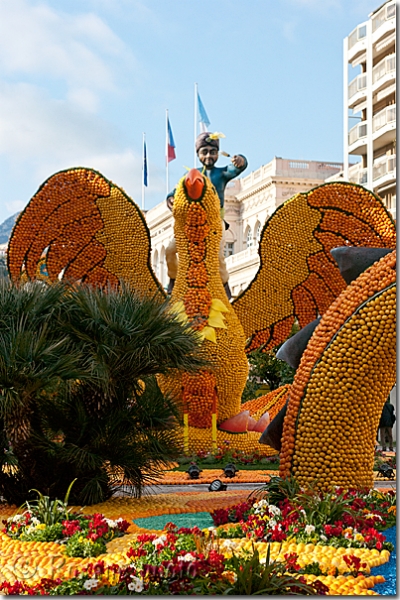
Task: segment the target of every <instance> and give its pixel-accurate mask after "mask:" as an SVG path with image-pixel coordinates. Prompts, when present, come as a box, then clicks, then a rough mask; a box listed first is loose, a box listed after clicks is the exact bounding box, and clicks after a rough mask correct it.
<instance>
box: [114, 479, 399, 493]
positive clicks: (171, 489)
mask: <svg viewBox="0 0 400 600" xmlns="http://www.w3.org/2000/svg"><path fill="white" fill-rule="evenodd" d="M260 487H261V485H260V483H234V482H232V483H228V487H227V491H229V490H248V492H249V494H250V492H252V491H253V490H256V489H258V488H260ZM374 487H375V488H381V489H382V488H384V489H388V490H391V489H394V490H395V489H396V481H391V480H382V481H376V482H375V484H374ZM208 491H209V490H208V484H207V483H204V484H203V483H196V484H188V485H147V486H146V487H145V492H144V493H145V495H157V494H179V493H180V492H208ZM122 495H124V490H118V491H117V492H116V493H115V494H114V496H122Z"/></svg>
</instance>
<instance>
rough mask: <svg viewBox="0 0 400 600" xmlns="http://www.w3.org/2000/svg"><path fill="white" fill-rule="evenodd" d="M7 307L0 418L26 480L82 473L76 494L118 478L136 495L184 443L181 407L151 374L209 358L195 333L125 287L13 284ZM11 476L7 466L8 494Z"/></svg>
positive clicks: (53, 480) (2, 295) (94, 497)
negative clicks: (204, 356) (179, 423)
mask: <svg viewBox="0 0 400 600" xmlns="http://www.w3.org/2000/svg"><path fill="white" fill-rule="evenodd" d="M3 307H4V309H6V310H8V312H7V313H6V314H7V316H6V317H5V318H4V319H3V320H2V322H1V321H0V325H1V334H0V356H1V360H0V389H1V390H2V395H1V396H0V417H1V418H2V419H3V425H4V434H5V436H6V438H7V439H8V441H9V442H10V443H11V446H12V450H13V452H14V454H15V456H16V458H17V461H18V471H17V474H18V477H19V481H20V485H19V486H17V487H18V490H20V489H23V490H24V492H23V493H24V494H26V493H27V491H28V490H29V488H30V487H35V488H36V489H39V490H40V491H42V492H43V493H45V494H47V495H50V496H53V497H55V496H58V497H60V496H62V495H63V494H64V493H65V490H66V488H67V487H68V484H69V482H70V481H71V480H72V479H74V478H75V477H77V478H78V480H77V482H76V484H75V485H74V488H73V490H72V495H73V496H74V497H72V495H71V499H72V500H74V501H78V502H81V503H86V504H91V503H94V502H99V501H101V500H104V499H105V498H107V497H109V496H110V495H111V494H112V492H113V489H114V485H115V483H116V480H117V479H118V480H119V482H122V483H124V484H126V485H130V486H133V488H134V493H136V494H137V495H140V494H141V493H142V489H143V485H144V484H145V483H146V482H147V481H148V480H149V479H151V478H152V477H154V475H155V474H157V472H158V470H159V466H160V464H162V463H165V462H167V461H170V460H171V459H172V458H174V457H175V456H176V455H177V453H178V452H179V447H178V444H177V441H176V433H175V431H174V428H175V426H176V423H177V416H178V411H177V407H176V405H175V404H174V403H173V402H172V401H171V399H169V398H165V397H164V396H163V395H162V394H161V392H160V390H159V388H158V386H157V384H156V382H155V379H154V376H155V375H156V374H157V373H163V374H165V373H168V372H171V371H174V370H178V371H179V370H186V371H193V370H195V369H198V368H201V367H204V362H203V361H202V360H201V359H200V358H199V357H198V341H197V337H196V335H195V334H194V333H193V331H192V330H191V329H190V327H189V326H187V325H182V323H180V322H178V321H177V320H176V319H175V318H174V316H173V315H171V314H170V313H169V312H168V308H167V305H166V304H160V303H159V302H156V301H154V300H151V299H141V298H138V297H137V296H135V295H134V294H133V293H132V291H131V290H130V289H129V287H128V286H125V285H122V286H121V288H120V290H115V289H111V288H109V289H107V290H100V289H93V288H90V287H84V286H82V287H78V288H76V287H69V286H66V285H65V284H64V285H61V284H60V285H57V286H54V287H53V286H52V287H45V288H42V287H38V286H37V285H34V286H32V285H30V286H29V287H28V286H24V287H23V288H17V287H15V286H13V285H11V284H7V285H2V286H1V287H0V314H2V315H4V309H3ZM143 384H144V391H143ZM9 477H10V475H9V474H5V473H2V475H0V491H1V493H2V494H3V495H6V497H7V478H9ZM21 481H23V482H25V486H24V485H23V483H21ZM18 493H20V492H18ZM7 499H9V500H10V501H13V502H16V501H20V499H19V498H18V499H17V498H9V497H7ZM23 499H25V498H23Z"/></svg>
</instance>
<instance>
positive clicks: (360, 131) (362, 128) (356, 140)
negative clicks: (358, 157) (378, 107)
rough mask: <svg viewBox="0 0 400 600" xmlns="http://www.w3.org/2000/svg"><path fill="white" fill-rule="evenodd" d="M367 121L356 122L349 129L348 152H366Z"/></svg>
mask: <svg viewBox="0 0 400 600" xmlns="http://www.w3.org/2000/svg"><path fill="white" fill-rule="evenodd" d="M367 127H368V123H367V121H362V122H361V123H357V125H355V126H354V127H353V128H352V129H350V131H349V138H348V139H349V154H365V153H366V152H367V130H368V129H367Z"/></svg>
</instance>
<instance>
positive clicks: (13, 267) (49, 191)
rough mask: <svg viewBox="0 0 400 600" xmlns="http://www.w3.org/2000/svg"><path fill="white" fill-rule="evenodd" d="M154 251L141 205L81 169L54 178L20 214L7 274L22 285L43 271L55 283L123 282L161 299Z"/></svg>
mask: <svg viewBox="0 0 400 600" xmlns="http://www.w3.org/2000/svg"><path fill="white" fill-rule="evenodd" d="M150 250H151V245H150V233H149V230H148V228H147V225H146V222H145V219H144V216H143V214H142V213H141V211H140V210H139V208H138V207H137V206H136V204H135V203H134V202H133V201H132V200H131V199H130V198H129V196H127V195H126V193H125V192H124V191H123V190H122V189H120V188H119V187H117V186H116V185H114V184H113V183H112V182H111V181H109V180H107V179H106V178H105V177H104V176H103V175H101V173H98V172H97V171H94V170H92V169H86V168H81V167H78V168H72V169H67V170H65V171H60V172H58V173H56V174H55V175H52V176H51V177H49V179H47V180H46V181H45V182H44V183H43V184H42V185H41V187H40V188H39V190H38V191H37V192H36V194H35V195H34V196H33V198H32V199H31V200H30V202H29V204H28V205H27V206H26V208H25V210H24V211H23V212H22V213H21V214H20V216H19V218H18V220H17V222H16V224H15V226H14V229H13V231H12V235H11V238H10V243H9V248H8V269H9V272H10V275H11V278H12V279H13V280H14V281H17V282H18V281H20V279H21V277H22V278H23V280H33V279H36V278H38V274H39V273H40V271H41V272H42V273H44V275H45V277H44V279H45V280H46V279H47V278H48V280H49V281H50V282H53V281H57V280H58V279H63V280H67V281H82V282H86V283H90V284H92V285H99V286H103V285H106V284H111V285H118V284H119V282H120V281H121V280H124V281H126V282H128V283H129V284H130V285H131V286H132V288H133V289H134V290H135V291H137V292H138V293H139V294H140V295H143V296H152V297H154V296H158V297H159V298H160V299H162V298H164V296H165V293H164V291H163V289H162V287H161V285H160V284H159V282H158V281H157V279H156V277H155V274H154V272H153V270H152V268H151V263H150ZM42 279H43V277H42Z"/></svg>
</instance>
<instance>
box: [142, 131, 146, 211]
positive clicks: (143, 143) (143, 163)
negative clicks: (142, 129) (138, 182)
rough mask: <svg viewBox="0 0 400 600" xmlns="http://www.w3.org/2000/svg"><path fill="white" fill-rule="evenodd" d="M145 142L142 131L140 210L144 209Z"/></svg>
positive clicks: (144, 135)
mask: <svg viewBox="0 0 400 600" xmlns="http://www.w3.org/2000/svg"><path fill="white" fill-rule="evenodd" d="M145 143H146V134H145V133H143V141H142V147H143V149H142V152H143V159H142V210H144V168H145V162H144V161H145V159H146V160H147V156H146V157H145V154H144V149H145Z"/></svg>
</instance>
